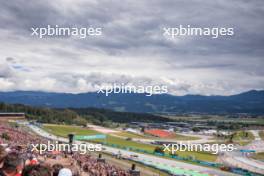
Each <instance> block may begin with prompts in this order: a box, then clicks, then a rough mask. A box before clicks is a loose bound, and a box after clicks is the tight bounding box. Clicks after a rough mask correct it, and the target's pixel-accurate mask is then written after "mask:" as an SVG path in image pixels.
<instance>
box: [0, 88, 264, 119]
mask: <svg viewBox="0 0 264 176" xmlns="http://www.w3.org/2000/svg"><path fill="white" fill-rule="evenodd" d="M0 102H5V103H11V104H14V103H21V104H26V105H30V106H42V107H51V108H87V107H94V108H100V109H101V108H103V109H112V110H114V111H122V112H143V113H145V112H149V113H172V114H177V113H178V114H182V113H205V114H230V113H232V114H234V113H250V114H262V115H263V114H264V91H256V90H252V91H248V92H244V93H241V94H237V95H232V96H203V95H185V96H173V95H168V94H163V95H153V96H149V97H148V96H145V94H137V93H133V94H110V95H109V96H105V95H104V94H97V93H81V94H68V93H47V92H28V91H18V92H0Z"/></svg>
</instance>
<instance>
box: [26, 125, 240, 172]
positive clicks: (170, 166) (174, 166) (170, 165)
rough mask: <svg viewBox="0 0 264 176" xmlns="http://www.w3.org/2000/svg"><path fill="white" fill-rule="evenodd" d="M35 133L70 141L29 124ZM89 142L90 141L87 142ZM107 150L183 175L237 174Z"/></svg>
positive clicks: (127, 152)
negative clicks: (132, 156) (133, 156)
mask: <svg viewBox="0 0 264 176" xmlns="http://www.w3.org/2000/svg"><path fill="white" fill-rule="evenodd" d="M28 126H29V127H30V128H31V129H32V130H33V131H34V132H35V133H37V134H38V135H40V136H42V137H45V138H48V139H51V140H55V141H62V142H68V139H67V138H62V137H58V136H55V135H53V134H50V133H48V132H46V131H44V130H42V129H41V128H39V127H37V126H34V125H28ZM76 143H83V141H76ZM86 143H87V144H89V143H88V142H86ZM103 148H104V149H105V151H107V152H109V153H112V154H121V155H122V156H127V157H129V156H131V155H137V157H135V158H134V159H133V160H135V161H138V162H142V163H147V164H150V165H151V164H152V165H155V166H157V167H159V168H161V169H166V170H168V171H171V172H174V173H175V174H176V173H177V174H181V175H183V174H184V175H188V176H209V175H214V176H234V175H236V174H233V173H229V172H224V171H221V170H218V169H214V168H209V167H203V166H198V165H193V164H189V163H184V162H180V161H176V160H171V159H166V158H162V157H157V156H153V155H148V154H141V153H136V152H132V151H127V150H122V149H116V148H113V147H108V146H103Z"/></svg>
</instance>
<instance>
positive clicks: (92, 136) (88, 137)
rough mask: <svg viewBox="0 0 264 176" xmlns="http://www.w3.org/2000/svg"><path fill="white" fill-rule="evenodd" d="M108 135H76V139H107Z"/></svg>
mask: <svg viewBox="0 0 264 176" xmlns="http://www.w3.org/2000/svg"><path fill="white" fill-rule="evenodd" d="M105 138H106V135H104V134H97V135H90V136H78V135H77V136H74V139H75V140H92V139H105Z"/></svg>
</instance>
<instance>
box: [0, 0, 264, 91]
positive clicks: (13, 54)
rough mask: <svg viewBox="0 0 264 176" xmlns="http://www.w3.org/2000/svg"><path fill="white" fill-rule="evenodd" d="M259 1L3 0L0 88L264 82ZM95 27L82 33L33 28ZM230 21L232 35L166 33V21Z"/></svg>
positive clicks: (224, 86) (225, 86) (263, 4)
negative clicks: (45, 33) (43, 32)
mask: <svg viewBox="0 0 264 176" xmlns="http://www.w3.org/2000/svg"><path fill="white" fill-rule="evenodd" d="M263 18H264V1H263V0H254V1H248V0H237V1H230V0H214V1H212V0H188V1H186V0H152V1H148V0H140V1H135V0H114V1H109V0H108V1H106V0H89V1H88V0H53V1H48V0H38V1H35V0H8V1H4V0H2V1H0V91H15V90H33V91H48V92H67V93H81V92H92V91H97V90H98V85H99V86H104V85H109V84H113V83H120V84H121V83H126V84H133V85H145V86H147V85H166V86H167V87H168V91H169V93H170V94H173V95H185V94H202V95H231V94H237V93H241V92H244V91H248V90H252V89H257V90H262V89H263V88H264V69H263V66H264V58H263V56H264V32H263V29H264V20H263ZM47 25H53V26H54V25H59V26H65V27H67V26H68V27H69V26H77V27H91V26H92V27H100V28H102V31H103V33H102V35H101V36H96V37H87V38H85V39H80V38H76V37H65V38H56V37H50V38H42V39H40V38H38V37H36V36H32V35H31V32H32V31H31V28H32V27H46V26H47ZM179 25H191V26H194V27H209V28H213V27H226V28H234V36H231V37H230V36H229V37H227V36H221V37H219V38H217V39H212V38H211V37H208V36H203V37H198V36H181V37H176V38H175V39H169V38H167V37H164V35H163V28H164V27H177V26H179Z"/></svg>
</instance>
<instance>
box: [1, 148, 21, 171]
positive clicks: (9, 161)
mask: <svg viewBox="0 0 264 176" xmlns="http://www.w3.org/2000/svg"><path fill="white" fill-rule="evenodd" d="M23 168H24V162H23V159H22V158H21V157H20V156H19V154H17V153H14V152H13V153H9V154H8V155H7V156H6V157H5V158H4V164H3V167H2V168H1V171H0V176H17V175H20V174H21V172H22V170H23Z"/></svg>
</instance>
